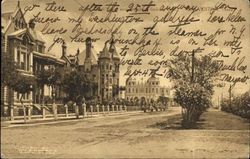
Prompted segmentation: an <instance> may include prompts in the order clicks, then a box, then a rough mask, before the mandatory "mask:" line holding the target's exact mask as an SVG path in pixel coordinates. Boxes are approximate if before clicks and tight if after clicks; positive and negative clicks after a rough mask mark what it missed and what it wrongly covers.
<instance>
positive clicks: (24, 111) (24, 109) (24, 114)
mask: <svg viewBox="0 0 250 159" xmlns="http://www.w3.org/2000/svg"><path fill="white" fill-rule="evenodd" d="M20 102H21V105H22V107H23V117H24V123H27V119H26V107H25V106H24V104H23V94H22V95H21V98H20Z"/></svg>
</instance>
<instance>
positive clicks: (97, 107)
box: [96, 104, 99, 115]
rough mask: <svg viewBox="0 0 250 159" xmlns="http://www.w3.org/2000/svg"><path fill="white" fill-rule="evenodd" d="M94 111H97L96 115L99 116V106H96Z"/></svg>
mask: <svg viewBox="0 0 250 159" xmlns="http://www.w3.org/2000/svg"><path fill="white" fill-rule="evenodd" d="M96 111H97V115H99V105H98V104H97V105H96Z"/></svg>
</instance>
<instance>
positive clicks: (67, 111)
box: [64, 104, 69, 117]
mask: <svg viewBox="0 0 250 159" xmlns="http://www.w3.org/2000/svg"><path fill="white" fill-rule="evenodd" d="M64 107H65V115H66V117H68V116H69V109H68V105H67V104H65V106H64Z"/></svg>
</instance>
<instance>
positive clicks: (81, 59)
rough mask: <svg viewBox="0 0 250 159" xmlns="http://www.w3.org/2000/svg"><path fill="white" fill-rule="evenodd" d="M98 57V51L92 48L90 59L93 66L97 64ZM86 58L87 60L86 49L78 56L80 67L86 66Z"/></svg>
mask: <svg viewBox="0 0 250 159" xmlns="http://www.w3.org/2000/svg"><path fill="white" fill-rule="evenodd" d="M96 56H97V51H96V50H95V49H94V48H91V52H90V58H91V60H92V63H93V64H97V57H96ZM85 58H86V49H85V50H83V51H82V52H80V53H79V54H78V60H79V61H78V63H79V65H84V61H85Z"/></svg>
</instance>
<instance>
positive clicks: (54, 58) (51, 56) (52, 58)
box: [33, 51, 65, 63]
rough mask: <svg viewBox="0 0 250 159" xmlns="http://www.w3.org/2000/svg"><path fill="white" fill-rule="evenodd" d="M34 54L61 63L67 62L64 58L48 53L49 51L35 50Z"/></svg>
mask: <svg viewBox="0 0 250 159" xmlns="http://www.w3.org/2000/svg"><path fill="white" fill-rule="evenodd" d="M33 55H34V56H35V57H41V58H46V59H51V60H54V61H57V62H60V63H65V61H64V60H62V59H59V58H57V57H56V56H53V55H51V54H48V53H40V52H36V51H33Z"/></svg>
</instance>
